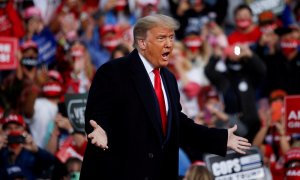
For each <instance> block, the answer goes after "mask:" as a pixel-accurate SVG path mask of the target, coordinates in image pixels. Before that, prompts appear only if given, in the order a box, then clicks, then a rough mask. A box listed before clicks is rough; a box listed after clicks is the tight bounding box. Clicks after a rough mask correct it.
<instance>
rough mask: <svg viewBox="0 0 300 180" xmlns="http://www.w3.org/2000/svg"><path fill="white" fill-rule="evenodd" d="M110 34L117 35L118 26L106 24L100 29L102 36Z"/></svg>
mask: <svg viewBox="0 0 300 180" xmlns="http://www.w3.org/2000/svg"><path fill="white" fill-rule="evenodd" d="M108 32H112V33H117V32H118V30H117V26H116V25H113V24H105V25H104V26H102V27H101V28H100V29H99V33H100V36H104V35H105V34H106V33H108Z"/></svg>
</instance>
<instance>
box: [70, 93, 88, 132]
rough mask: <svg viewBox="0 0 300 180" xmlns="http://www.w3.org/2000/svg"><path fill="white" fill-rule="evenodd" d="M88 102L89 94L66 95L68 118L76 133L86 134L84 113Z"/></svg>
mask: <svg viewBox="0 0 300 180" xmlns="http://www.w3.org/2000/svg"><path fill="white" fill-rule="evenodd" d="M86 102H87V93H84V94H66V95H65V105H66V109H67V114H68V118H69V119H70V121H71V123H72V125H73V128H74V130H75V131H80V132H84V124H85V123H84V112H85V106H86Z"/></svg>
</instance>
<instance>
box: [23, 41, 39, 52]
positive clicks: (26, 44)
mask: <svg viewBox="0 0 300 180" xmlns="http://www.w3.org/2000/svg"><path fill="white" fill-rule="evenodd" d="M20 48H21V51H25V50H27V49H30V48H33V49H35V50H36V51H38V45H37V43H36V42H34V41H32V40H27V41H24V42H23V43H22V44H21V45H20Z"/></svg>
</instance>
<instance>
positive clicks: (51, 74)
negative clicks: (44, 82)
mask: <svg viewBox="0 0 300 180" xmlns="http://www.w3.org/2000/svg"><path fill="white" fill-rule="evenodd" d="M48 76H49V77H50V78H52V79H54V80H56V81H58V82H59V83H63V78H62V76H61V74H60V73H59V72H58V71H56V70H50V71H48Z"/></svg>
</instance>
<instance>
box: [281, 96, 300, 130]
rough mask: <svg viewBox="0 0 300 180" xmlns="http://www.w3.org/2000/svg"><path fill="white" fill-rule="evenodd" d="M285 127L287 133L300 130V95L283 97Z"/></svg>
mask: <svg viewBox="0 0 300 180" xmlns="http://www.w3.org/2000/svg"><path fill="white" fill-rule="evenodd" d="M284 106H285V107H284V108H285V125H286V126H285V127H286V132H287V133H299V132H300V96H286V97H285V103H284Z"/></svg>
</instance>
